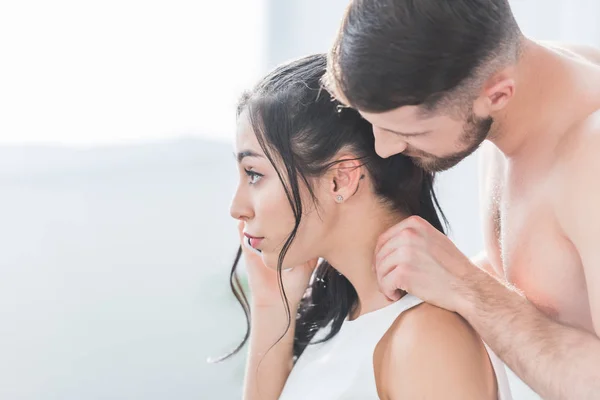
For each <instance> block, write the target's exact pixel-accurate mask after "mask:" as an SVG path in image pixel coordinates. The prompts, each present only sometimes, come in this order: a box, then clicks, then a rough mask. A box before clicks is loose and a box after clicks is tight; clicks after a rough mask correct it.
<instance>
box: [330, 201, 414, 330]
mask: <svg viewBox="0 0 600 400" xmlns="http://www.w3.org/2000/svg"><path fill="white" fill-rule="evenodd" d="M372 207H373V210H371V212H365V209H364V208H363V209H362V210H361V212H356V213H352V216H351V217H348V218H340V221H339V223H337V224H336V228H335V232H333V235H331V236H330V237H333V238H334V240H333V241H332V243H331V246H329V248H330V250H329V251H328V252H327V253H328V254H327V255H326V256H325V257H324V258H325V259H326V260H327V261H328V262H329V263H330V264H331V265H332V266H333V267H334V268H335V269H336V270H337V271H338V272H340V273H341V274H342V275H344V276H345V277H346V278H347V279H348V280H349V281H350V283H351V284H352V286H354V289H355V290H356V293H357V294H358V304H357V309H356V310H353V312H352V315H351V317H352V318H356V317H359V316H361V315H363V314H366V313H368V312H371V311H375V310H378V309H380V308H382V307H385V306H387V305H389V304H391V303H392V301H390V300H389V299H388V298H387V297H386V296H385V295H383V294H382V293H381V292H380V291H379V288H378V283H377V275H376V274H375V271H374V268H373V264H374V262H375V246H376V245H377V240H378V239H379V236H380V235H381V234H382V233H384V232H385V231H386V230H387V229H389V228H391V227H392V226H394V225H395V224H397V223H398V222H400V221H402V220H403V219H404V218H405V217H403V216H400V215H398V214H391V213H390V212H389V211H384V210H381V209H380V208H381V206H380V205H377V204H373V205H372Z"/></svg>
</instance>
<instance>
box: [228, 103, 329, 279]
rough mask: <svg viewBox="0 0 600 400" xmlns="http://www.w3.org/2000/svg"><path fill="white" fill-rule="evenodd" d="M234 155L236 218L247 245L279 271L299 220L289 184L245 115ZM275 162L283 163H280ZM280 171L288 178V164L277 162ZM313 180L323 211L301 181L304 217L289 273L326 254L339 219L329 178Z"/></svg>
mask: <svg viewBox="0 0 600 400" xmlns="http://www.w3.org/2000/svg"><path fill="white" fill-rule="evenodd" d="M235 156H236V158H237V161H238V171H239V184H238V187H237V191H236V193H235V197H234V198H233V201H232V204H231V216H232V217H233V218H235V219H238V220H241V221H243V222H244V225H245V226H244V234H245V235H246V237H245V238H244V240H245V241H246V243H245V244H247V245H248V244H249V245H251V246H252V247H253V248H255V249H257V250H259V251H260V252H261V256H262V258H263V261H264V263H265V265H267V266H268V267H269V268H273V269H276V268H277V262H278V257H279V254H280V252H281V250H282V248H283V245H284V243H285V241H286V239H287V238H288V236H289V235H290V233H291V232H292V231H293V229H294V225H295V219H294V214H293V212H292V208H291V206H290V203H289V201H288V198H287V196H286V194H285V189H284V186H283V184H282V183H281V181H280V179H279V177H278V175H277V172H276V170H275V168H274V167H273V165H272V164H271V162H270V161H269V160H268V158H267V157H266V156H265V153H264V152H263V150H262V149H261V147H260V144H259V143H258V140H257V138H256V135H255V133H254V131H253V129H252V126H251V124H250V121H249V118H248V115H247V113H246V112H243V113H242V114H241V115H240V117H239V118H238V124H237V134H236V142H235ZM273 156H275V155H273ZM275 162H276V163H279V161H278V160H275ZM277 168H278V169H279V171H280V173H281V174H282V176H283V178H284V179H287V177H286V172H285V169H284V168H283V166H282V165H280V164H278V165H277ZM311 182H312V184H313V190H314V193H315V196H316V197H317V200H318V202H319V208H318V212H317V209H316V206H315V204H314V202H313V200H312V198H311V197H310V195H309V194H308V191H307V190H306V188H305V187H303V186H302V185H303V184H302V183H299V184H300V193H301V198H302V207H303V215H302V219H301V223H300V226H299V228H298V231H297V234H296V238H295V239H294V241H293V244H292V246H291V247H290V249H289V250H288V252H287V254H286V256H285V259H284V261H283V265H282V268H284V269H286V268H291V267H294V266H296V265H300V264H303V263H305V262H307V261H309V260H312V259H315V258H317V257H320V256H322V255H323V252H324V250H325V249H326V247H327V244H328V242H330V241H328V233H329V232H330V229H329V228H330V226H332V224H331V222H330V221H331V220H332V218H333V217H334V216H335V209H334V208H335V201H334V199H333V197H332V196H331V195H328V185H327V179H326V177H323V178H319V179H313V180H312V181H311Z"/></svg>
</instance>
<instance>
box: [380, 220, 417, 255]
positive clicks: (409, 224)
mask: <svg viewBox="0 0 600 400" xmlns="http://www.w3.org/2000/svg"><path fill="white" fill-rule="evenodd" d="M427 224H428V223H427V221H425V220H424V219H422V218H421V217H418V216H415V215H413V216H411V217H409V218H406V219H405V220H403V221H402V222H400V223H398V224H396V225H394V226H392V227H391V228H390V229H388V230H387V231H385V232H384V233H382V234H381V236H379V239H378V240H377V245H376V246H375V254H377V253H378V252H379V250H380V249H381V247H383V245H384V244H385V243H386V242H387V241H388V240H390V239H391V238H392V237H394V236H396V235H398V234H399V233H400V232H402V231H404V230H405V229H408V228H411V229H413V230H415V231H416V232H420V231H421V230H422V229H423V228H424V227H425V226H426V225H427Z"/></svg>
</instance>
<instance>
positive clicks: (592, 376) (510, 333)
mask: <svg viewBox="0 0 600 400" xmlns="http://www.w3.org/2000/svg"><path fill="white" fill-rule="evenodd" d="M588 122H589V123H588V124H587V125H588V126H590V125H591V126H594V125H596V124H597V125H598V126H600V124H598V123H594V121H588ZM579 141H580V143H577V140H576V141H575V142H574V144H573V148H572V149H571V151H570V153H569V154H570V155H571V157H567V159H566V161H565V164H564V168H563V170H562V173H563V177H562V179H561V180H560V182H562V185H560V186H563V187H561V188H560V189H561V190H560V192H557V193H560V194H559V196H558V200H557V201H558V203H557V204H556V209H557V210H558V212H557V215H558V219H559V222H560V223H561V226H562V228H563V230H564V232H565V234H566V236H567V237H568V238H569V239H570V240H571V242H572V243H573V245H574V246H575V247H576V249H577V250H578V253H579V256H580V258H581V262H582V264H583V272H584V274H585V278H586V282H587V292H588V297H589V302H590V309H591V313H592V319H593V324H594V329H595V333H596V335H594V334H590V333H587V332H583V331H579V330H577V329H575V328H572V327H567V326H564V325H561V324H558V323H556V322H554V321H552V320H550V319H549V318H547V317H546V316H544V315H543V314H542V313H540V312H539V311H538V310H537V309H536V308H535V307H534V306H533V305H532V304H531V303H529V302H528V301H527V300H526V299H524V298H522V297H520V296H518V295H517V294H516V293H514V292H512V291H511V290H510V289H509V288H506V287H505V286H503V285H500V284H495V283H493V282H492V283H488V284H485V285H480V286H479V291H478V292H477V296H476V299H475V302H474V305H473V306H472V307H471V309H470V310H469V311H466V312H465V314H466V315H465V317H466V318H467V319H468V320H469V322H470V323H471V324H472V325H473V326H474V327H475V329H476V330H477V331H478V332H479V333H480V334H481V335H482V336H483V338H484V340H486V341H487V342H488V343H489V345H490V346H491V347H492V348H493V349H494V350H495V351H497V353H498V355H499V356H500V358H502V359H503V360H504V361H505V362H506V363H507V364H508V365H509V366H510V367H511V368H512V369H513V370H514V371H515V372H516V373H517V375H519V376H520V377H521V378H522V379H523V380H524V381H525V382H526V383H528V384H529V385H530V386H531V387H532V388H533V389H534V390H536V391H537V392H538V393H539V394H541V395H542V396H543V397H544V398H550V399H592V398H593V399H598V398H600V339H599V338H598V334H599V333H600V243H599V242H600V186H599V185H598V184H597V182H598V177H599V176H600V162H599V160H598V154H599V152H600V130H599V131H598V133H596V134H594V133H593V132H591V134H590V132H587V133H586V134H585V135H580V139H579ZM573 155H576V156H573Z"/></svg>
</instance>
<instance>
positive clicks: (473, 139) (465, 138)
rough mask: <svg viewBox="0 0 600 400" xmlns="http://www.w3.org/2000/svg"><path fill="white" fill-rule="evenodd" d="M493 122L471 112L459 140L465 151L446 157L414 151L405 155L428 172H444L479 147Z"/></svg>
mask: <svg viewBox="0 0 600 400" xmlns="http://www.w3.org/2000/svg"><path fill="white" fill-rule="evenodd" d="M493 122H494V120H493V119H492V118H491V117H487V118H479V117H477V116H476V115H475V114H473V112H471V113H470V115H469V117H468V118H467V121H466V123H465V128H464V129H463V135H462V136H461V138H460V142H461V144H463V145H464V144H466V145H467V148H466V149H465V150H462V151H460V152H458V153H454V154H450V155H448V156H444V157H437V156H434V155H433V154H429V153H426V152H424V151H421V150H416V149H414V150H409V151H408V152H407V153H406V155H408V156H409V157H411V158H412V159H413V161H414V163H415V164H417V165H418V166H419V167H421V168H423V169H424V170H426V171H428V172H441V171H446V170H448V169H450V168H452V167H454V166H455V165H456V164H458V163H459V162H460V161H462V160H464V159H465V158H467V157H468V156H470V155H471V154H473V153H474V152H475V150H477V149H478V148H479V146H481V143H483V141H484V140H485V139H487V137H488V135H489V132H490V129H491V128H492V124H493Z"/></svg>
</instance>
